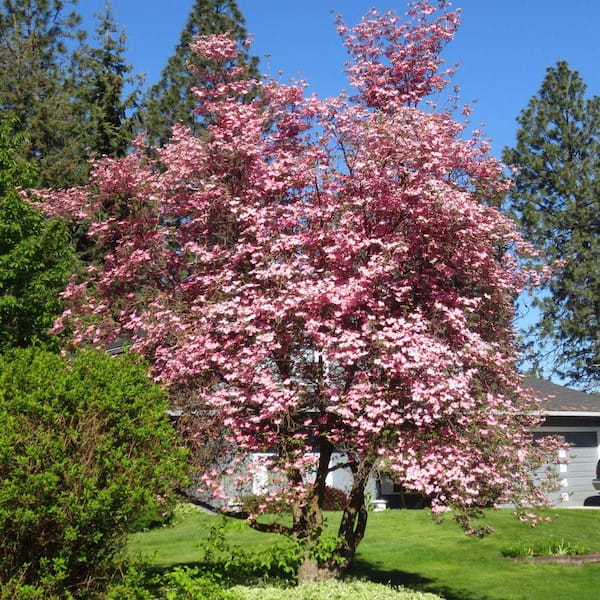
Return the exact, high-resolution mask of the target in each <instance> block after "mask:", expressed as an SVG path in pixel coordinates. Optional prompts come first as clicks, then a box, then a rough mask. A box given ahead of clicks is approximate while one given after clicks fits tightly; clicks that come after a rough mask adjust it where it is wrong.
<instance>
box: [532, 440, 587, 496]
mask: <svg viewBox="0 0 600 600" xmlns="http://www.w3.org/2000/svg"><path fill="white" fill-rule="evenodd" d="M547 434H551V435H560V436H562V437H564V438H565V440H566V442H567V443H568V444H570V446H571V448H570V450H569V451H568V456H569V459H570V460H569V462H568V464H566V465H560V478H561V480H562V481H561V484H562V487H561V489H560V491H559V492H556V493H553V494H551V497H552V498H554V499H555V500H556V506H565V507H567V506H583V505H584V502H585V500H586V499H587V498H590V497H591V496H596V495H598V492H597V491H596V490H595V489H594V486H593V485H592V479H593V478H594V476H595V473H596V462H597V461H598V433H597V432H596V431H544V434H543V435H547Z"/></svg>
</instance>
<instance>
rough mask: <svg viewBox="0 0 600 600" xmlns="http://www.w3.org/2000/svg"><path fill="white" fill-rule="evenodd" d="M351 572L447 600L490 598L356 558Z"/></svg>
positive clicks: (481, 599)
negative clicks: (379, 566)
mask: <svg viewBox="0 0 600 600" xmlns="http://www.w3.org/2000/svg"><path fill="white" fill-rule="evenodd" d="M349 574H350V575H354V576H356V577H360V578H363V579H368V580H369V581H374V582H375V583H383V584H384V585H390V584H391V585H397V586H404V587H406V588H410V589H413V590H418V591H420V592H429V593H432V594H438V595H439V596H442V597H443V598H445V599H446V600H488V596H479V595H474V594H473V593H472V592H469V591H467V590H460V589H450V588H448V587H444V586H441V585H438V584H436V581H435V580H434V579H428V578H427V577H423V576H421V575H419V574H418V573H410V572H409V571H401V570H400V569H391V570H390V569H381V568H378V567H377V566H376V565H373V564H371V563H369V562H367V561H364V560H361V559H355V561H354V564H353V566H352V569H351V571H350V573H349Z"/></svg>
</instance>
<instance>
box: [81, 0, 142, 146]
mask: <svg viewBox="0 0 600 600" xmlns="http://www.w3.org/2000/svg"><path fill="white" fill-rule="evenodd" d="M96 18H97V25H96V36H95V37H96V43H97V45H96V46H91V45H85V46H83V48H81V49H80V50H79V51H78V52H77V53H76V54H75V62H76V66H75V69H76V74H75V77H74V78H75V80H76V81H77V82H78V87H77V100H76V107H77V108H76V110H77V114H78V116H79V122H80V123H81V133H80V136H81V138H82V143H83V144H84V145H85V148H86V150H87V153H88V154H89V155H90V156H92V157H94V156H104V155H107V156H111V157H113V158H117V157H121V156H124V155H125V153H126V152H127V149H128V148H129V146H130V143H131V141H132V139H133V137H134V135H135V125H134V118H133V117H132V116H131V114H130V113H131V111H132V110H133V109H135V108H136V106H137V103H138V98H139V96H140V83H141V81H140V77H134V76H133V75H132V70H133V69H132V66H131V65H130V64H128V63H127V61H126V59H125V52H126V49H127V48H126V36H125V33H124V32H123V31H120V32H119V31H118V29H117V25H116V23H115V20H114V16H113V13H112V9H111V6H110V3H109V2H108V1H107V2H106V4H105V7H104V11H103V12H102V13H98V14H96ZM128 87H129V89H130V90H131V91H129V92H128V93H127V94H126V90H127V88H128Z"/></svg>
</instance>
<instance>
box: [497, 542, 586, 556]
mask: <svg viewBox="0 0 600 600" xmlns="http://www.w3.org/2000/svg"><path fill="white" fill-rule="evenodd" d="M587 551H588V550H587V548H585V547H584V546H580V545H578V544H571V543H570V542H565V540H560V542H558V541H554V540H551V541H539V542H535V543H533V544H529V545H527V544H515V545H513V546H509V547H508V548H505V549H504V550H502V556H506V557H508V558H528V557H533V556H577V555H579V554H585V553H586V552H587Z"/></svg>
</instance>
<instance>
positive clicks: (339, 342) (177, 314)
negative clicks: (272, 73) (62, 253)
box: [44, 2, 546, 578]
mask: <svg viewBox="0 0 600 600" xmlns="http://www.w3.org/2000/svg"><path fill="white" fill-rule="evenodd" d="M441 5H442V7H443V5H444V3H442V4H441ZM457 26H458V16H457V14H456V13H454V12H452V11H450V10H441V11H436V9H435V7H434V6H433V5H432V4H430V3H429V2H419V3H416V4H414V5H412V6H411V8H410V10H409V12H408V13H407V17H406V18H405V19H403V18H401V17H399V16H397V15H395V14H394V13H386V14H379V13H377V12H376V11H371V12H369V13H368V14H367V15H366V16H365V18H364V19H363V20H362V21H361V22H360V23H359V24H358V25H356V26H355V27H353V28H348V27H347V26H346V25H344V24H343V23H342V22H339V23H338V28H339V32H340V34H341V36H342V38H343V41H344V43H345V44H346V46H347V48H348V51H349V53H350V57H351V61H350V64H349V66H348V76H349V81H350V83H351V84H352V85H353V87H354V88H355V89H356V90H357V91H356V94H355V95H354V96H353V97H348V96H347V95H346V94H345V93H342V94H340V95H339V96H338V97H336V98H330V99H327V100H319V99H317V98H315V97H310V98H306V97H305V96H304V90H303V87H302V86H301V85H299V84H290V85H284V84H281V83H278V82H276V81H273V80H270V79H266V80H261V81H259V80H256V79H247V78H245V74H246V69H245V67H244V66H241V65H240V64H239V63H238V61H237V60H236V57H237V56H238V42H237V40H236V39H235V38H233V39H232V38H231V37H229V36H227V35H216V36H208V37H207V36H201V37H199V38H198V39H197V40H196V41H195V42H194V43H193V44H192V49H193V51H194V52H195V53H197V54H198V56H200V57H204V60H205V61H206V62H205V63H204V64H206V65H208V67H207V68H206V70H204V71H202V67H196V68H195V69H194V72H195V73H196V74H197V76H198V82H199V87H197V88H195V89H194V93H195V95H196V98H197V100H198V103H199V104H198V107H197V112H198V114H199V115H200V117H202V118H204V119H205V124H206V130H205V132H203V133H202V134H201V135H197V134H196V133H195V132H194V130H193V129H191V128H188V127H185V126H183V125H181V126H176V127H175V129H174V133H173V137H172V139H171V141H170V142H169V143H166V144H164V146H162V147H161V148H157V149H156V152H153V153H148V152H147V151H146V148H145V147H140V146H138V148H137V149H136V151H135V152H133V153H132V154H131V155H129V156H127V157H125V158H123V159H120V160H113V159H104V160H102V161H100V162H99V163H98V164H97V166H96V168H95V170H94V171H93V173H92V177H91V184H90V186H87V187H82V188H78V189H75V190H67V191H65V192H56V193H48V194H46V196H45V199H44V201H45V202H44V203H45V210H46V211H47V212H48V213H49V214H53V215H60V216H63V217H64V218H69V219H81V218H88V219H89V220H90V223H91V227H90V234H91V235H92V236H93V238H94V239H95V240H96V243H97V244H98V245H99V247H101V248H104V249H106V257H105V260H104V263H103V265H101V266H99V267H98V268H97V269H94V270H88V271H87V272H86V273H85V276H84V277H83V278H81V279H80V280H79V281H72V282H71V284H70V285H69V287H68V288H67V291H66V293H65V299H66V301H67V302H68V309H67V311H66V312H65V313H64V314H63V316H62V318H61V319H60V320H59V322H58V323H57V328H58V329H60V328H61V327H66V328H72V329H73V330H74V338H73V342H74V343H75V344H76V345H77V344H85V343H90V342H91V343H98V344H103V343H105V342H106V340H109V339H112V338H114V337H115V336H117V335H120V334H124V335H127V336H129V337H130V338H131V340H132V349H134V350H135V351H138V352H141V353H143V354H144V355H146V356H147V357H149V359H150V361H151V363H152V366H153V372H154V375H155V377H156V378H157V379H158V380H160V381H163V382H164V383H165V384H167V385H169V386H171V389H172V390H175V391H179V390H184V391H185V392H186V393H185V394H181V396H179V397H181V398H184V399H185V401H186V403H187V404H185V405H182V406H181V408H183V409H184V410H188V411H189V412H192V413H193V414H195V415H199V416H200V418H202V416H204V417H205V418H206V422H207V423H210V424H213V423H214V422H215V421H216V422H218V423H219V427H218V428H215V427H214V426H212V425H211V426H207V427H205V428H204V430H203V431H199V432H198V435H200V436H201V439H202V440H203V443H204V444H205V445H206V446H207V447H211V443H212V439H213V438H214V442H215V443H214V447H215V448H217V447H218V446H219V443H220V446H221V447H222V446H223V445H225V448H223V452H224V454H223V456H221V457H215V463H214V465H213V466H214V469H213V470H210V469H209V470H207V471H206V472H205V473H204V476H203V478H202V483H203V485H205V486H206V487H208V488H210V489H212V490H213V491H214V493H215V494H222V493H225V492H226V491H227V490H226V489H225V487H223V485H222V484H223V483H224V482H226V481H227V478H229V480H230V481H235V482H238V483H240V482H242V481H243V478H244V477H245V476H248V475H249V474H248V471H247V468H246V467H247V458H248V456H249V455H250V454H252V453H259V454H260V456H261V457H262V460H263V461H264V466H266V467H267V468H268V469H269V472H270V473H271V484H272V488H271V489H270V491H269V493H268V494H267V495H266V497H265V499H264V503H263V504H262V505H261V506H259V512H260V513H262V512H268V511H269V510H270V508H271V507H272V506H273V505H274V504H273V503H276V502H281V501H282V500H283V501H285V502H287V503H288V504H289V506H291V509H292V515H293V518H292V523H291V524H289V525H286V524H283V523H280V522H275V523H273V522H272V521H262V520H260V518H259V515H246V516H248V518H249V520H250V523H251V525H252V526H253V527H256V528H258V529H263V530H269V531H278V532H281V533H285V534H287V535H290V536H292V537H294V538H295V539H297V540H298V541H299V542H300V543H301V544H304V547H305V548H306V549H307V554H306V561H305V565H306V569H305V570H303V573H304V576H305V577H306V578H309V577H310V576H315V575H319V574H323V573H328V574H332V573H334V574H336V573H339V572H341V571H343V570H344V569H345V568H346V567H347V566H348V565H349V564H350V561H351V560H352V557H353V555H354V552H355V550H356V547H357V545H358V544H359V543H360V540H361V539H362V537H363V535H364V532H365V527H366V523H367V517H368V513H367V509H366V506H365V490H366V485H367V483H368V481H369V478H370V477H371V476H372V475H373V474H374V473H375V472H381V471H384V472H387V473H389V475H390V476H391V477H392V478H393V479H394V481H397V482H398V483H401V484H402V485H403V486H404V487H405V488H406V489H408V490H413V491H416V492H419V493H422V494H424V495H427V496H428V497H430V498H431V501H432V507H433V511H434V514H438V515H439V514H441V513H443V512H444V511H446V510H447V509H448V508H449V507H455V508H457V509H458V512H457V513H455V514H457V515H459V518H460V519H463V520H462V521H461V522H462V523H463V524H464V525H465V526H467V527H468V526H469V518H470V517H472V516H473V515H476V514H479V513H478V509H479V508H480V507H482V506H489V505H490V504H494V503H496V502H500V501H510V500H513V501H515V502H516V503H523V502H526V503H530V504H531V503H534V504H535V503H539V502H542V501H543V496H542V493H541V492H540V491H539V489H538V488H537V487H536V486H535V483H534V481H533V480H532V473H531V467H532V464H539V461H541V460H542V459H544V458H546V457H545V455H544V453H543V450H544V448H543V446H541V445H538V446H534V445H533V444H532V443H531V442H532V438H531V436H532V434H531V427H532V426H533V425H535V424H536V423H537V420H536V416H535V414H536V413H537V403H536V401H535V400H534V399H532V398H530V397H529V396H528V395H527V394H526V393H525V391H524V390H523V389H522V388H521V385H520V381H521V380H520V376H519V375H518V373H517V370H516V367H515V361H516V350H515V339H514V332H513V328H512V319H513V316H514V310H513V299H514V297H515V295H516V294H518V292H519V291H520V290H521V289H522V287H523V286H524V285H526V284H529V283H535V281H536V275H535V272H533V271H530V270H528V269H527V268H525V267H522V266H521V264H520V262H519V260H518V257H519V256H521V255H522V253H523V252H525V251H526V249H527V248H526V246H524V245H523V244H522V243H521V240H520V236H519V234H518V232H517V231H516V229H515V226H514V223H513V222H512V221H511V220H510V219H508V218H507V217H505V216H503V215H502V214H501V213H500V212H499V210H497V209H496V208H495V207H494V206H492V203H491V202H488V201H487V200H489V199H491V198H494V197H495V196H496V194H499V193H502V192H503V191H505V190H506V186H507V184H506V183H505V182H504V181H503V179H502V177H501V174H502V165H501V164H500V163H499V161H497V160H495V159H494V158H493V157H491V156H490V155H489V154H488V149H487V145H486V144H485V143H484V142H482V140H480V139H479V138H478V137H477V136H476V135H474V136H470V135H468V133H467V131H466V129H465V127H464V125H462V124H461V123H459V122H457V121H456V120H454V118H453V116H452V115H453V109H452V107H448V108H443V107H441V108H438V109H437V110H430V109H427V110H422V109H421V108H420V106H422V105H423V103H424V102H426V100H427V99H428V98H429V97H430V96H431V95H436V94H438V93H439V92H440V90H443V89H444V88H445V87H446V86H447V84H448V79H449V77H450V75H451V73H450V72H449V71H444V70H442V69H441V67H440V65H441V62H442V59H441V58H440V52H441V51H442V49H443V47H444V46H445V44H446V43H447V42H449V41H450V40H451V39H452V38H453V36H454V33H455V30H456V28H457ZM254 90H255V91H256V92H257V93H256V94H255V95H253V96H252V97H250V98H249V93H250V92H251V91H254ZM334 453H337V454H338V456H339V457H340V462H339V464H337V465H334V461H332V457H333V454H334ZM342 467H344V468H346V469H347V470H348V472H349V473H350V474H351V476H352V487H351V489H350V491H349V494H348V498H347V502H346V503H345V505H344V507H343V511H342V517H341V521H340V524H339V528H338V532H337V537H336V539H335V541H334V543H333V545H332V550H331V551H330V552H329V554H328V555H327V556H326V557H325V558H323V555H322V554H319V553H318V552H317V553H316V554H315V553H311V548H312V549H314V548H315V545H317V547H318V544H319V543H320V542H321V540H322V536H323V535H324V533H323V513H322V508H323V502H324V496H325V489H326V481H327V476H328V475H329V473H330V472H331V470H332V469H334V468H342ZM238 476H239V477H240V479H237V477H238ZM223 478H225V479H223ZM316 557H320V558H319V560H318V561H317V562H318V563H319V564H317V565H315V564H314V561H315V560H316ZM315 569H316V571H315Z"/></svg>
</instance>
